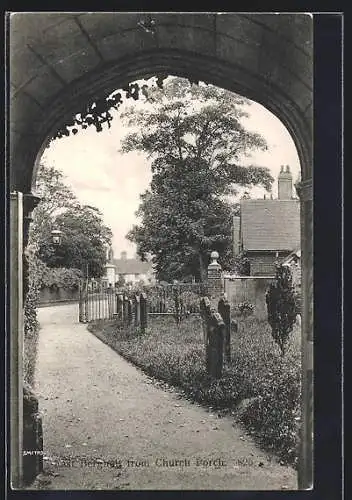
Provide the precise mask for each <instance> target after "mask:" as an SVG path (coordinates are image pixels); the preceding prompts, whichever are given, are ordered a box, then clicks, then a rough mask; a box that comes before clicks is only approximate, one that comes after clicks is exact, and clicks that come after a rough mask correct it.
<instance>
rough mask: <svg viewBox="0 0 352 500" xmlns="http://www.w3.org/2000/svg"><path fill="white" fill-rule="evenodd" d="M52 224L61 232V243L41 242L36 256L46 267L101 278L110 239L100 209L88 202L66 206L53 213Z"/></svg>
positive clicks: (108, 230) (110, 234) (109, 232)
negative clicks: (61, 211) (72, 269)
mask: <svg viewBox="0 0 352 500" xmlns="http://www.w3.org/2000/svg"><path fill="white" fill-rule="evenodd" d="M55 226H56V227H58V228H59V229H60V230H61V231H62V241H61V244H60V245H54V244H53V243H52V241H51V239H48V240H46V241H45V242H42V244H41V245H40V247H39V252H38V254H39V257H40V258H41V259H42V260H43V261H44V262H45V263H46V264H47V265H48V266H49V267H66V268H76V269H80V270H81V271H82V273H83V274H84V275H85V276H89V277H95V278H99V277H101V276H102V275H103V274H104V265H105V263H106V247H107V246H108V245H110V244H111V238H112V232H111V230H110V229H109V228H108V227H107V226H105V225H104V224H103V218H102V214H101V212H100V211H99V210H98V209H97V208H95V207H92V206H90V205H83V206H75V207H69V208H67V210H65V211H64V212H63V213H61V214H59V215H57V216H56V218H55Z"/></svg>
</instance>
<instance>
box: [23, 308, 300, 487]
mask: <svg viewBox="0 0 352 500" xmlns="http://www.w3.org/2000/svg"><path fill="white" fill-rule="evenodd" d="M77 309H78V306H77V305H72V304H71V305H63V306H57V307H45V308H42V309H40V310H39V313H38V314H39V321H40V324H41V330H40V335H39V346H38V361H37V370H36V386H35V389H36V392H37V394H38V397H39V405H40V410H41V412H42V415H43V427H44V453H45V457H44V464H45V473H44V474H42V475H41V476H40V477H39V478H38V481H36V483H35V485H34V486H33V489H34V488H41V489H92V490H96V489H125V490H145V489H152V490H154V489H157V490H172V489H175V490H191V489H194V490H201V489H203V490H204V489H205V490H206V489H213V490H239V489H245V490H268V489H273V490H275V489H296V487H297V486H296V473H295V471H294V470H293V469H292V468H290V467H286V466H281V465H279V464H278V463H277V462H276V461H275V460H270V459H269V458H268V457H267V456H266V454H265V453H263V452H261V451H260V450H258V448H256V447H255V445H254V444H253V442H252V441H251V440H250V439H249V438H248V437H247V436H245V435H244V434H243V431H242V430H241V429H240V428H238V427H234V426H233V421H232V419H231V418H229V417H224V418H219V417H218V416H217V415H216V414H212V413H211V412H209V411H207V410H206V409H204V408H201V407H199V406H198V405H196V404H192V403H190V402H189V401H187V400H184V399H182V398H181V397H180V396H179V395H178V394H177V392H176V391H175V392H173V391H172V390H170V391H169V390H165V389H163V388H161V387H159V386H158V385H157V384H155V383H154V382H153V381H152V380H151V379H150V378H149V377H148V376H147V375H145V374H143V373H142V372H141V371H140V370H138V369H137V368H135V367H134V366H133V365H132V364H130V363H128V362H127V361H125V360H124V359H123V358H122V357H121V356H119V355H118V354H116V353H115V352H114V351H113V350H111V349H110V348H109V347H108V346H106V345H105V344H103V343H102V342H101V341H100V340H98V339H97V338H96V337H95V336H94V335H92V334H91V333H89V332H88V331H87V329H86V327H85V325H82V324H79V323H78V322H77V318H78V310H77Z"/></svg>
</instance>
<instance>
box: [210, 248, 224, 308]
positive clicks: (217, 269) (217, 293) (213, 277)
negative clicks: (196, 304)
mask: <svg viewBox="0 0 352 500" xmlns="http://www.w3.org/2000/svg"><path fill="white" fill-rule="evenodd" d="M218 258H219V254H218V252H216V251H214V252H211V254H210V259H211V262H210V264H209V266H208V296H209V300H210V306H211V308H214V309H215V310H216V311H217V310H218V303H219V300H220V299H221V298H222V297H223V296H224V282H223V277H222V268H221V266H220V264H219V263H218Z"/></svg>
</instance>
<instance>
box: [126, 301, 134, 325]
mask: <svg viewBox="0 0 352 500" xmlns="http://www.w3.org/2000/svg"><path fill="white" fill-rule="evenodd" d="M132 321H133V302H132V300H131V299H128V300H127V324H128V326H130V325H132Z"/></svg>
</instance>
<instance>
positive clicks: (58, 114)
mask: <svg viewBox="0 0 352 500" xmlns="http://www.w3.org/2000/svg"><path fill="white" fill-rule="evenodd" d="M158 73H160V74H163V73H165V74H170V75H175V76H181V77H186V78H193V79H198V80H202V81H205V82H207V83H210V84H213V85H216V86H218V87H222V88H225V89H227V90H230V91H232V92H235V93H238V94H240V95H243V96H244V97H247V98H249V99H252V100H253V101H256V102H258V103H259V104H262V105H263V106H264V107H266V108H267V109H268V110H270V111H271V112H272V113H273V114H274V115H275V116H276V117H277V118H279V119H280V120H281V121H282V123H283V124H284V125H285V126H286V128H287V129H288V131H289V132H290V134H291V137H292V139H293V140H294V142H295V145H296V148H297V151H298V155H299V158H300V163H301V174H302V179H306V178H310V177H311V170H312V159H311V149H312V137H311V135H312V133H311V129H312V125H311V124H310V123H308V122H307V120H306V118H305V117H304V116H303V115H302V113H301V110H300V109H299V108H298V106H297V105H296V104H295V103H294V102H293V101H292V100H291V99H290V98H289V97H288V95H287V94H285V92H284V89H283V88H282V87H280V86H279V85H273V84H272V83H268V82H267V81H266V80H265V79H264V78H263V77H261V75H260V74H259V73H257V74H254V73H250V72H249V71H248V69H244V68H242V67H241V66H236V65H234V64H229V63H228V62H227V61H223V60H221V59H219V58H214V57H206V56H204V55H199V54H195V53H192V52H186V51H179V50H175V49H172V50H170V49H169V50H161V49H157V50H151V51H143V52H139V53H136V54H131V55H129V56H127V57H124V58H122V59H120V60H118V61H115V62H114V63H113V64H109V65H107V66H106V67H104V68H100V69H99V73H98V72H96V71H93V72H90V73H88V74H85V75H84V76H83V77H82V78H80V79H79V80H77V81H75V82H74V83H72V84H71V85H69V86H67V88H65V89H64V91H62V92H60V93H59V94H58V95H57V96H56V97H55V99H54V100H53V101H52V102H51V104H50V106H48V107H46V108H45V110H43V112H42V119H41V120H40V126H39V127H37V130H36V132H35V135H33V138H32V139H33V140H32V141H31V146H30V147H29V148H28V149H27V151H23V150H22V154H23V153H24V158H23V159H22V162H25V165H26V169H31V170H32V169H34V175H32V171H31V172H30V176H27V175H26V179H27V186H25V187H26V190H25V189H24V187H22V186H21V188H22V189H23V190H24V191H27V192H29V191H31V188H34V185H35V171H36V166H37V164H38V162H39V160H40V157H41V154H42V152H43V150H44V149H45V147H46V146H47V144H48V142H49V140H50V138H51V137H52V136H53V134H54V133H55V132H56V130H57V129H58V127H59V126H61V125H62V124H63V123H64V122H65V121H66V120H67V119H69V118H71V117H72V115H73V114H74V113H75V112H77V111H79V109H80V107H82V105H84V104H86V103H87V101H89V100H93V99H97V98H101V97H103V96H105V95H107V94H108V93H110V92H112V91H114V90H116V89H118V88H121V87H123V86H124V85H126V84H127V83H130V82H132V81H134V80H138V79H142V78H149V77H151V76H154V75H155V74H158ZM307 90H308V89H307ZM21 149H22V148H21ZM28 183H29V185H28Z"/></svg>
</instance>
